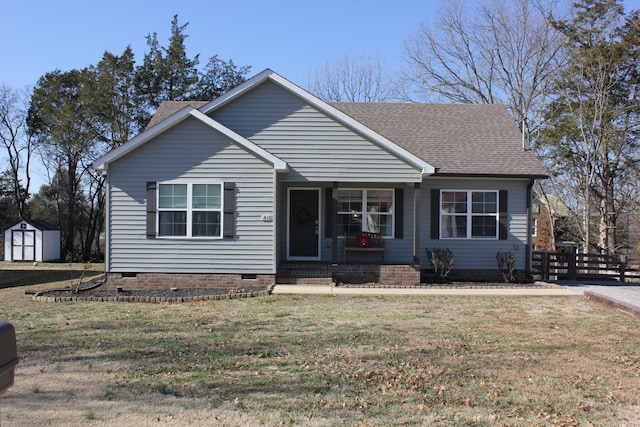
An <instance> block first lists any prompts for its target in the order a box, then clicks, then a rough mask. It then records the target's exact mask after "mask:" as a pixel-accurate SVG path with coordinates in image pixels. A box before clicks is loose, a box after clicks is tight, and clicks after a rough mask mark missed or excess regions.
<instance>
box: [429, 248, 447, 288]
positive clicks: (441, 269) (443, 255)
mask: <svg viewBox="0 0 640 427" xmlns="http://www.w3.org/2000/svg"><path fill="white" fill-rule="evenodd" d="M427 255H428V256H429V260H430V261H431V265H433V269H434V270H435V273H436V277H435V280H436V282H446V281H448V280H449V274H451V271H452V270H453V252H451V249H449V248H444V249H443V248H435V249H433V250H431V249H429V248H427Z"/></svg>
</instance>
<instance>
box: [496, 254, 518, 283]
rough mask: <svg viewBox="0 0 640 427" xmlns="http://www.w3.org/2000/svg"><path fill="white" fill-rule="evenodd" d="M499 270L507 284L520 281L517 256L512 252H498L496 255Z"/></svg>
mask: <svg viewBox="0 0 640 427" xmlns="http://www.w3.org/2000/svg"><path fill="white" fill-rule="evenodd" d="M496 261H497V262H498V269H499V270H500V273H502V277H503V278H504V281H505V282H507V283H515V282H516V281H517V280H518V274H517V271H516V256H515V255H514V254H513V253H512V252H508V251H507V252H498V253H497V254H496Z"/></svg>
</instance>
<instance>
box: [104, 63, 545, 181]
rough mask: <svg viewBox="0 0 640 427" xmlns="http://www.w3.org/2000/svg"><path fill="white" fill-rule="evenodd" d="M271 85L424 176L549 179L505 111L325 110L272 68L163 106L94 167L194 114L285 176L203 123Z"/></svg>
mask: <svg viewBox="0 0 640 427" xmlns="http://www.w3.org/2000/svg"><path fill="white" fill-rule="evenodd" d="M266 80H270V81H272V82H274V83H276V84H277V85H279V86H280V87H282V88H284V89H285V90H288V91H289V92H291V93H293V94H294V95H296V96H298V97H300V98H301V99H303V100H304V101H305V102H307V103H308V104H309V105H311V106H312V107H315V108H316V109H318V110H319V111H321V112H323V113H325V114H327V115H328V116H329V117H332V118H333V119H334V120H336V121H338V122H339V123H342V124H343V125H345V126H347V127H349V128H351V129H353V130H354V131H356V132H358V133H360V134H361V135H363V136H364V137H366V138H368V139H369V140H370V141H372V142H373V143H375V144H378V145H379V146H381V147H382V148H384V149H385V150H387V151H389V152H391V153H393V154H395V155H397V156H398V157H399V158H401V159H403V160H404V161H406V162H408V163H410V164H412V165H414V166H416V167H417V168H419V169H421V171H422V174H423V175H431V174H434V173H435V174H437V175H450V176H509V177H532V178H546V177H547V171H546V170H545V169H544V168H543V166H542V164H541V162H540V160H539V159H538V158H537V157H536V155H535V154H534V153H533V152H532V151H531V150H523V149H522V143H521V141H522V134H521V133H520V130H519V129H518V127H517V125H516V123H515V121H514V120H513V119H512V118H511V117H510V115H509V113H508V112H507V110H506V108H505V107H504V106H502V105H487V104H482V105H477V104H396V103H326V102H324V101H322V100H320V99H319V98H317V97H315V96H313V95H312V94H310V93H309V92H307V91H305V90H303V89H302V88H300V87H298V86H296V85H295V84H293V83H291V82H289V81H288V80H286V79H284V78H283V77H281V76H280V75H278V74H276V73H275V72H273V71H272V70H270V69H266V70H264V71H263V72H261V73H259V74H258V75H256V76H254V77H253V78H251V79H249V80H247V81H246V82H244V83H243V84H241V85H239V86H237V87H235V88H234V89H232V90H230V91H229V92H227V93H225V94H224V95H222V96H220V97H218V98H216V99H215V100H213V101H164V102H162V103H161V104H160V106H159V107H158V110H157V111H156V114H155V115H154V116H153V117H152V119H151V121H150V122H149V124H148V125H147V128H146V130H145V131H144V132H143V133H142V134H140V135H138V136H137V137H135V138H134V139H132V140H130V141H129V142H127V143H126V144H124V145H123V146H121V147H119V148H116V149H115V150H113V151H111V152H109V153H107V154H106V155H105V156H103V157H102V158H100V159H98V160H96V162H94V168H99V169H104V168H105V165H106V164H107V163H108V162H109V161H113V160H115V159H116V158H119V157H120V156H121V155H124V153H126V152H128V151H129V150H130V149H132V147H135V146H137V145H138V144H140V143H144V142H146V141H148V140H150V139H151V138H153V137H155V136H157V135H158V134H160V133H162V132H164V131H165V130H167V129H168V128H170V127H172V126H173V125H175V124H176V123H178V122H179V121H181V120H183V119H184V118H185V117H184V115H185V114H191V115H192V116H196V117H197V118H198V119H200V120H203V121H206V123H207V124H208V125H209V126H211V127H214V128H216V129H218V130H219V131H221V132H223V133H225V132H228V133H229V135H231V137H232V138H233V139H234V140H235V141H236V142H238V143H240V144H241V145H243V146H245V147H246V148H247V149H249V150H250V151H252V152H254V153H256V154H258V155H259V156H261V157H262V158H263V159H265V160H268V161H269V162H271V163H273V164H274V166H276V165H277V166H276V168H277V169H278V170H286V163H285V162H283V161H282V160H280V159H278V158H277V157H275V156H273V155H271V154H270V153H268V152H266V151H265V150H263V149H262V148H260V147H258V146H257V145H256V144H253V143H252V142H251V141H249V140H247V139H245V138H243V137H242V136H240V135H238V134H236V133H235V132H233V131H232V130H231V129H228V128H226V127H225V126H223V125H222V124H220V123H218V122H216V121H215V120H213V119H211V118H209V117H208V116H206V114H208V113H210V112H212V111H214V110H216V109H218V108H221V107H222V106H224V105H226V104H227V103H229V102H232V101H233V100H234V99H236V98H237V97H240V96H242V94H244V93H246V92H248V91H250V90H252V89H253V88H255V87H256V86H258V85H260V84H262V83H263V82H264V81H266ZM178 113H181V114H178ZM196 113H200V114H196ZM125 146H127V148H124V147H125ZM112 153H113V154H112ZM105 159H106V162H105Z"/></svg>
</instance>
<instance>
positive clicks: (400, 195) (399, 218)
mask: <svg viewBox="0 0 640 427" xmlns="http://www.w3.org/2000/svg"><path fill="white" fill-rule="evenodd" d="M395 208H396V219H395V221H396V223H395V228H396V230H395V238H396V239H402V238H403V237H404V188H396V206H395Z"/></svg>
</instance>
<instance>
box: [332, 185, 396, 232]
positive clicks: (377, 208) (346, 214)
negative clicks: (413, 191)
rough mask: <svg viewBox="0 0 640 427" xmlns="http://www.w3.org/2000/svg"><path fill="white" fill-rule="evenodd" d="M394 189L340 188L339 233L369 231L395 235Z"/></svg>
mask: <svg viewBox="0 0 640 427" xmlns="http://www.w3.org/2000/svg"><path fill="white" fill-rule="evenodd" d="M393 195H394V191H393V190H392V189H389V190H361V189H342V190H338V233H339V234H342V235H344V234H345V233H353V232H360V231H368V232H370V233H380V234H381V235H383V236H386V237H393V223H394V221H393V212H394V209H393V207H394V206H393V204H394V197H393Z"/></svg>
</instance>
